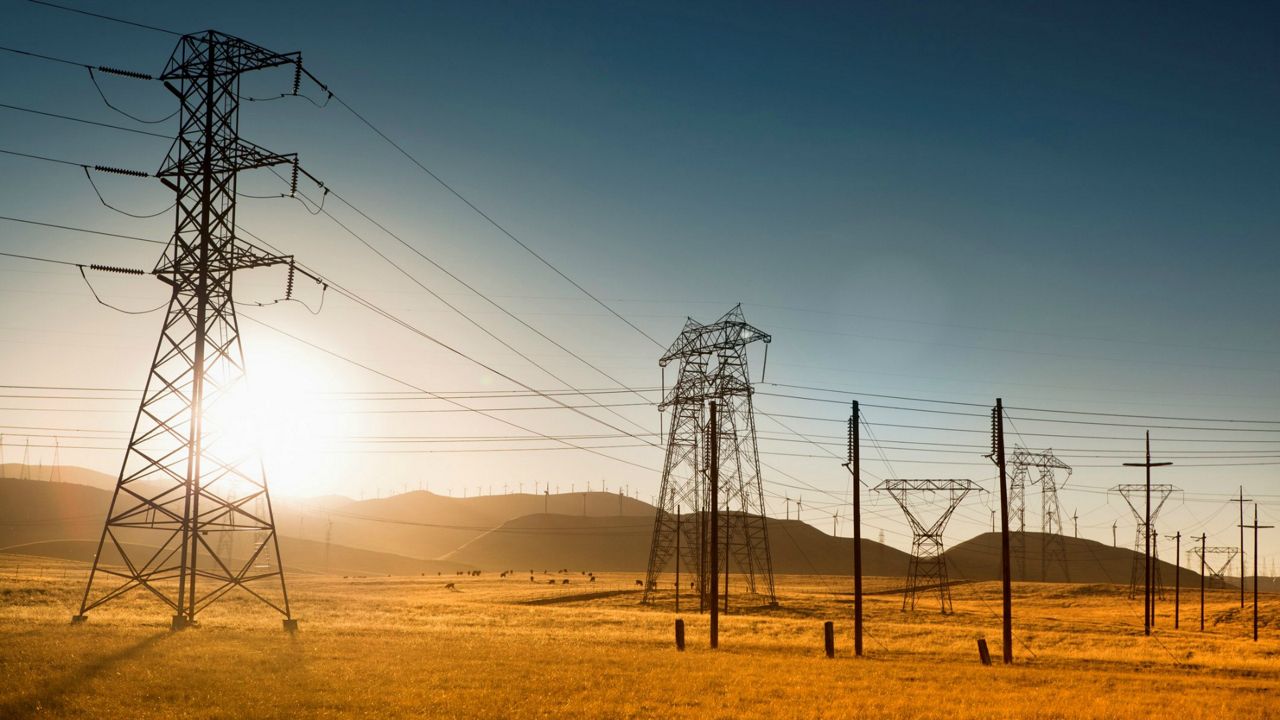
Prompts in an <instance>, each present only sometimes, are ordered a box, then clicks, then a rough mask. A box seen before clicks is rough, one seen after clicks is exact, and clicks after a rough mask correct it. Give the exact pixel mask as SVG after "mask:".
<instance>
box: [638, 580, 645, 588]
mask: <svg viewBox="0 0 1280 720" xmlns="http://www.w3.org/2000/svg"><path fill="white" fill-rule="evenodd" d="M636 585H639V586H640V587H644V581H643V580H637V581H636Z"/></svg>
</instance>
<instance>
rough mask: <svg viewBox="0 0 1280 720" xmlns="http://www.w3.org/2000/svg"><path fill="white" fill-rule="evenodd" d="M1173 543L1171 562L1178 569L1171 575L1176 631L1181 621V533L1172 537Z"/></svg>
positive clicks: (1174, 626)
mask: <svg viewBox="0 0 1280 720" xmlns="http://www.w3.org/2000/svg"><path fill="white" fill-rule="evenodd" d="M1173 539H1174V541H1175V543H1176V544H1175V545H1174V546H1173V547H1174V551H1173V561H1174V563H1176V564H1177V566H1178V568H1177V570H1175V571H1174V573H1173V628H1174V629H1175V630H1177V629H1178V624H1179V622H1180V621H1181V619H1182V531H1181V530H1179V531H1178V534H1177V535H1174V536H1173Z"/></svg>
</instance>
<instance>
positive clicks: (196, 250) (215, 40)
mask: <svg viewBox="0 0 1280 720" xmlns="http://www.w3.org/2000/svg"><path fill="white" fill-rule="evenodd" d="M301 62H302V60H301V56H300V54H298V53H286V54H280V53H275V52H272V51H270V50H266V49H264V48H261V47H259V46H257V45H254V44H252V43H249V42H245V41H244V40H240V39H238V38H234V37H231V36H229V35H224V34H222V33H219V32H215V31H212V30H210V31H206V32H202V33H197V34H192V35H184V36H183V37H182V38H181V39H180V40H179V41H178V45H177V48H176V49H175V50H174V52H173V55H172V56H171V57H170V59H169V61H168V63H167V64H166V66H165V69H164V72H163V74H162V75H161V76H160V79H161V80H163V81H164V84H165V87H166V89H168V90H169V91H170V92H172V93H173V94H174V95H175V96H177V98H178V99H179V101H180V103H181V106H180V108H179V131H178V136H177V138H176V139H175V140H174V143H173V145H172V147H171V148H170V150H169V153H168V155H167V156H166V158H165V161H164V163H163V165H162V166H161V168H160V170H159V171H158V172H157V173H156V176H157V177H159V178H160V180H161V182H163V183H164V184H165V185H166V186H167V187H169V188H170V189H172V190H173V191H174V193H175V194H176V196H177V201H176V213H175V214H176V226H175V229H174V232H173V237H172V239H171V240H170V241H169V244H168V246H167V247H166V249H165V252H164V255H163V257H162V258H161V259H160V261H159V262H158V263H157V264H156V267H155V270H154V271H153V273H154V274H155V275H156V276H157V277H158V278H159V279H160V280H161V281H163V282H165V283H166V284H168V285H169V286H170V288H171V289H172V297H171V299H170V301H169V309H168V313H167V314H166V316H165V321H164V326H163V328H162V329H161V332H160V339H159V342H158V343H157V346H156V350H155V356H154V359H153V360H152V363H151V369H150V371H149V372H148V374H147V381H146V387H145V390H144V392H143V396H142V402H141V404H140V406H139V408H138V414H137V417H136V420H135V421H134V427H133V431H132V434H131V435H130V438H129V446H128V449H127V450H126V451H125V457H124V461H123V463H122V466H121V469H120V475H119V479H118V481H117V484H116V490H115V494H114V496H113V497H112V501H111V507H110V510H109V511H108V513H107V519H106V523H105V525H104V526H103V532H102V537H101V539H100V540H99V543H98V552H97V554H96V555H95V556H94V564H93V569H92V570H91V571H90V574H89V581H88V583H87V585H86V587H85V592H84V597H83V600H82V601H81V605H80V613H79V614H78V615H77V616H76V617H75V618H74V620H75V621H77V622H79V621H83V620H85V619H86V617H87V614H88V612H89V611H90V610H92V609H94V608H96V607H98V606H99V605H102V604H103V603H105V602H108V601H111V600H113V599H115V598H118V597H120V596H122V595H124V594H126V593H128V592H130V591H133V590H136V589H139V588H141V589H144V590H146V591H148V592H150V593H151V594H152V595H154V596H155V597H157V598H159V599H160V600H161V601H162V602H164V603H165V604H166V605H168V606H169V607H170V608H171V609H172V610H173V613H174V615H173V624H172V627H173V628H174V629H181V628H183V627H186V626H187V625H190V624H193V623H194V622H195V620H196V616H197V614H199V613H200V612H201V611H202V610H204V609H205V608H206V607H208V606H209V605H210V604H211V603H213V602H215V601H216V600H218V599H219V598H221V597H223V596H224V595H225V594H226V593H228V592H230V591H231V590H234V589H236V588H240V589H242V590H244V591H246V592H247V593H248V594H249V595H250V596H252V597H254V598H257V599H258V600H261V601H262V602H264V603H266V604H267V605H268V606H269V607H271V608H273V609H274V610H276V611H278V612H280V613H281V614H282V615H283V616H284V624H285V627H286V628H287V629H293V628H294V627H296V621H295V620H293V619H292V616H291V613H290V610H289V597H288V592H287V590H286V588H285V579H284V571H283V568H282V566H281V561H280V547H279V539H278V537H277V536H276V531H275V520H274V516H273V513H272V509H271V499H270V495H269V494H268V491H267V481H266V474H265V472H264V470H263V467H262V464H261V459H260V455H259V453H258V452H257V451H256V449H254V447H253V446H254V433H253V430H252V428H251V427H247V426H246V425H245V421H246V416H247V412H246V410H247V403H248V400H249V398H248V391H247V389H246V387H245V368H244V355H243V350H242V348H241V343H240V332H239V327H238V324H237V320H236V312H235V306H234V305H233V303H232V285H233V278H234V275H235V272H236V271H237V270H244V269H247V268H256V267H265V266H269V265H276V264H284V263H288V264H290V267H292V264H291V263H292V259H291V258H290V257H288V256H281V255H278V254H275V253H271V252H267V251H264V250H262V249H260V248H258V247H255V246H253V245H251V244H249V243H246V242H244V241H243V240H241V239H240V238H238V237H237V236H236V176H237V174H238V173H239V172H241V171H243V170H249V169H252V168H264V167H270V166H273V165H285V164H292V165H293V166H294V168H296V167H297V164H296V156H286V155H277V154H275V153H272V152H269V151H267V150H264V149H262V148H260V147H258V146H256V145H254V144H252V143H250V142H248V141H245V140H243V139H241V138H240V136H239V126H240V123H239V110H240V77H241V75H243V74H244V73H247V72H251V71H254V70H262V69H265V68H271V67H277V66H283V65H293V66H295V67H296V71H295V76H294V77H295V80H294V85H295V92H296V89H297V88H296V86H297V78H298V76H299V74H300V73H301ZM295 178H296V175H295ZM229 534H236V536H238V537H243V538H245V540H244V541H241V542H231V541H229V540H228V541H225V542H222V541H221V539H222V538H224V537H228V536H229ZM220 548H221V550H220ZM237 550H239V552H237Z"/></svg>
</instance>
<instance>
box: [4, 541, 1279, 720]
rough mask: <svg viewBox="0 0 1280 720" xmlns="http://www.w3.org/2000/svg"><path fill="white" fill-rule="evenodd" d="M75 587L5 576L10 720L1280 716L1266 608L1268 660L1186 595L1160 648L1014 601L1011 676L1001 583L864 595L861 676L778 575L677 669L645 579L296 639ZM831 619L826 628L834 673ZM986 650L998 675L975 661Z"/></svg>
mask: <svg viewBox="0 0 1280 720" xmlns="http://www.w3.org/2000/svg"><path fill="white" fill-rule="evenodd" d="M83 572H84V568H83V566H79V565H72V564H69V563H68V564H58V563H57V562H56V561H48V560H44V561H36V560H33V559H30V558H27V559H23V558H16V557H13V556H0V717H4V718H10V717H93V718H108V717H116V718H149V717H166V718H172V717H183V718H225V717H253V718H274V717H279V718H299V717H349V716H355V717H504V718H505V717H513V718H523V717H585V718H621V717H699V718H738V717H769V718H775V719H776V718H791V717H797V718H799V717H841V718H843V717H894V718H897V717H901V718H908V717H911V718H914V717H924V718H934V717H936V718H968V717H984V718H989V717H1019V718H1022V717H1026V718H1056V717H1098V718H1101V717H1121V716H1123V717H1171V718H1172V717H1176V718H1179V720H1185V719H1188V718H1222V717H1232V716H1247V717H1271V716H1280V597H1276V596H1274V595H1273V596H1269V597H1268V596H1264V603H1265V605H1264V607H1263V617H1264V622H1266V623H1267V625H1266V626H1265V627H1264V628H1263V639H1262V641H1261V642H1259V643H1256V644H1255V643H1253V642H1252V641H1251V640H1250V639H1249V625H1248V624H1247V623H1248V621H1249V619H1250V618H1251V614H1250V613H1241V611H1240V609H1239V607H1238V595H1237V594H1235V593H1232V592H1223V591H1215V592H1212V593H1211V595H1210V599H1209V604H1208V613H1207V616H1208V623H1207V632H1206V633H1204V634H1201V633H1200V632H1198V604H1197V603H1198V595H1197V594H1196V593H1195V591H1187V592H1186V593H1184V596H1183V601H1184V603H1183V618H1182V620H1183V624H1182V629H1181V630H1174V629H1173V627H1172V626H1173V622H1172V619H1171V611H1172V598H1170V600H1169V602H1166V603H1161V605H1160V613H1161V614H1160V617H1159V621H1158V625H1157V634H1156V636H1155V637H1154V638H1150V639H1148V638H1144V637H1143V636H1142V618H1141V603H1140V602H1138V603H1134V602H1132V601H1129V600H1128V599H1127V598H1126V597H1125V593H1124V591H1123V589H1122V588H1117V587H1114V586H1101V585H1039V584H1019V585H1016V586H1015V597H1014V609H1015V616H1016V622H1015V626H1014V628H1015V637H1016V642H1015V645H1016V647H1015V655H1016V663H1015V665H1013V666H1012V667H1002V666H1000V665H999V652H1000V644H999V638H1000V623H999V619H998V616H997V614H996V613H998V611H999V586H998V584H996V583H979V584H973V585H962V586H957V587H956V588H955V589H954V598H955V614H953V615H950V616H945V617H944V616H941V615H939V614H938V613H937V612H935V611H933V610H931V609H926V610H924V611H921V612H916V613H904V612H902V611H901V596H900V595H894V594H876V595H871V596H870V597H869V598H868V600H867V630H868V638H867V640H866V650H867V656H866V657H865V658H863V659H856V658H854V657H853V652H852V650H853V648H852V604H851V598H850V596H848V595H847V594H846V593H847V591H848V590H849V581H848V579H847V578H845V579H836V578H824V577H816V578H815V577H795V576H788V577H783V578H781V579H780V593H779V595H780V600H781V607H780V608H777V609H763V608H762V609H756V610H747V609H744V610H742V611H741V612H738V611H735V612H733V613H732V614H730V615H728V616H726V617H724V618H723V620H722V625H721V649H720V650H718V651H711V650H709V649H708V648H707V642H706V636H707V622H706V618H705V616H699V615H698V614H697V612H696V611H695V612H687V611H686V612H683V613H682V617H684V618H685V621H686V623H687V624H688V649H687V651H686V652H684V653H679V652H677V651H676V650H675V648H674V646H673V641H672V638H673V620H674V617H675V614H674V612H673V608H671V607H670V605H669V604H668V605H667V606H665V607H663V606H658V607H642V606H640V605H638V604H637V601H638V599H639V594H638V592H637V590H638V588H636V587H635V585H634V582H635V578H636V575H634V574H628V575H620V574H619V575H608V576H601V577H600V579H599V581H597V582H596V583H593V584H589V583H586V582H585V578H583V577H582V576H580V575H578V574H576V573H575V574H572V575H569V576H567V577H569V578H570V580H571V582H570V584H569V585H563V584H559V583H557V584H556V585H555V586H552V585H549V584H547V583H546V580H545V579H544V578H542V577H541V575H539V577H538V578H537V579H538V582H536V583H532V582H530V581H529V578H528V576H527V575H520V574H517V575H516V576H515V577H514V578H507V579H500V578H499V577H498V576H497V575H496V574H491V573H485V574H484V575H483V576H481V577H478V578H471V577H467V578H458V577H435V576H432V577H381V578H372V577H362V578H342V577H326V576H294V577H292V578H291V590H292V596H293V601H294V604H295V607H296V615H297V617H299V618H300V620H301V631H300V632H298V633H297V634H296V635H292V636H291V635H288V634H286V633H284V632H283V631H281V629H280V624H279V621H278V619H277V618H274V617H272V616H271V615H269V614H267V612H266V611H265V609H264V608H261V607H259V606H255V605H251V604H249V603H247V602H245V601H243V600H239V599H236V600H229V601H227V602H225V603H224V604H222V605H217V606H214V608H212V609H211V610H210V611H208V612H207V613H206V614H204V615H203V616H202V625H201V627H199V628H196V629H192V630H189V631H185V632H181V633H171V632H169V630H168V629H167V627H168V619H167V616H166V613H165V612H164V610H163V609H162V608H161V607H160V606H159V605H158V604H157V603H156V602H155V601H153V600H151V599H149V598H147V597H144V596H142V595H140V594H135V595H133V596H131V597H129V598H128V599H127V600H125V601H122V602H121V603H119V604H117V605H115V606H114V607H110V606H109V607H108V608H104V609H100V610H99V611H98V612H95V613H94V614H93V615H92V617H91V619H90V621H89V623H88V624H87V625H84V626H78V627H72V626H71V625H70V624H69V623H68V619H69V617H70V616H71V614H72V612H73V610H74V609H75V605H76V602H77V600H78V594H79V592H80V590H81V589H82V582H83ZM446 582H454V583H456V590H448V589H445V587H444V586H445V583H446ZM897 582H899V581H897V580H893V579H874V580H871V581H869V582H868V586H869V589H870V590H887V589H890V588H891V587H892V586H893V585H894V584H895V583H897ZM731 602H733V599H731ZM925 607H926V608H929V607H930V606H929V605H928V604H927V603H926V605H925ZM824 620H833V621H835V623H836V631H837V657H836V659H835V660H828V659H826V658H825V656H824V655H823V652H822V622H823V621H824ZM979 635H984V636H985V637H987V638H988V640H989V642H990V643H991V646H992V653H993V655H995V656H996V663H997V664H996V665H994V666H992V667H984V666H982V665H981V664H979V662H978V656H977V651H976V646H975V638H976V637H977V636H979Z"/></svg>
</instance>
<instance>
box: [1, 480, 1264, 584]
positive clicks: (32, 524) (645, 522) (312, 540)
mask: <svg viewBox="0 0 1280 720" xmlns="http://www.w3.org/2000/svg"><path fill="white" fill-rule="evenodd" d="M3 469H4V470H5V471H7V472H8V473H9V474H11V475H13V474H22V473H23V470H22V467H21V466H15V465H6V466H4V468H3ZM44 472H45V475H46V476H47V474H48V472H49V471H48V470H47V469H46V470H45V471H44ZM60 474H61V476H62V477H63V478H64V480H65V479H67V478H75V479H77V480H84V481H85V482H86V483H88V484H79V483H75V482H69V481H64V482H56V483H55V482H48V481H46V480H23V479H18V478H16V477H6V478H0V551H7V552H16V553H23V554H31V555H46V556H49V557H58V558H65V559H74V560H89V559H90V558H92V556H93V551H94V549H95V548H96V546H97V541H98V538H99V536H100V534H101V532H102V522H103V518H104V517H105V516H106V512H107V506H108V504H109V503H110V500H111V492H110V489H109V488H111V487H113V483H114V480H113V479H112V478H110V476H107V475H105V474H103V473H99V472H95V471H92V470H87V469H84V468H73V467H64V468H61V473H60ZM103 486H105V488H104V487H103ZM274 504H275V512H276V527H277V530H278V533H279V536H280V542H281V551H282V553H283V555H284V558H285V565H286V568H289V569H292V570H294V571H301V572H319V573H337V574H418V573H434V572H453V571H455V570H461V569H470V568H477V569H486V570H504V569H513V568H518V569H530V568H534V569H539V570H542V569H552V568H555V569H560V568H568V569H572V570H591V571H601V572H603V571H627V572H643V571H644V570H645V568H646V566H647V564H648V552H649V543H650V536H651V533H652V529H653V514H654V508H653V507H652V506H651V505H649V504H648V503H644V502H640V501H638V500H635V499H632V498H628V497H625V496H621V495H617V494H614V493H603V492H594V493H562V494H557V495H550V496H547V495H533V494H528V493H516V494H507V495H491V496H480V497H470V498H455V497H446V496H442V495H436V494H433V493H430V492H423V491H415V492H409V493H405V494H402V495H396V496H393V497H389V498H381V499H374V500H363V501H357V500H351V499H349V498H346V497H342V496H327V497H319V498H305V499H298V498H277V499H275V503H274ZM768 530H769V537H770V544H771V548H772V559H773V566H774V570H775V572H777V573H779V574H838V575H839V574H844V575H847V574H852V571H853V568H852V564H853V561H852V555H853V540H852V539H851V538H843V537H833V536H831V535H827V534H826V533H823V532H822V531H820V530H818V529H817V528H815V527H813V526H812V525H809V524H807V523H803V522H799V521H796V520H778V519H776V518H769V519H768ZM1043 537H1044V536H1042V535H1041V534H1040V533H1030V532H1029V533H1025V534H1021V535H1020V537H1019V535H1018V534H1015V538H1014V550H1015V555H1014V559H1013V571H1014V579H1015V580H1019V581H1024V580H1029V581H1037V580H1042V579H1043V580H1047V581H1049V582H1062V581H1064V580H1067V579H1069V580H1070V581H1072V582H1085V583H1116V584H1128V582H1129V580H1130V573H1131V571H1132V568H1133V564H1134V558H1135V553H1134V552H1133V551H1131V550H1129V549H1127V548H1113V547H1110V546H1107V545H1104V544H1101V543H1097V542H1094V541H1092V540H1081V539H1076V538H1070V537H1065V538H1062V541H1063V546H1064V548H1065V551H1066V552H1065V554H1066V558H1067V561H1068V569H1067V571H1066V572H1064V571H1063V569H1062V568H1061V567H1060V566H1053V565H1051V566H1050V567H1049V568H1048V574H1047V576H1046V577H1042V575H1041V547H1042V542H1043ZM1020 539H1021V540H1022V541H1023V543H1024V545H1025V560H1022V559H1021V557H1022V556H1020V555H1019V554H1018V553H1017V549H1018V547H1019V544H1018V541H1019V540H1020ZM1162 549H1163V550H1164V551H1165V553H1166V557H1169V558H1172V548H1162ZM999 550H1000V536H999V534H997V533H983V534H981V535H978V536H976V537H974V538H970V539H969V540H966V541H964V542H961V543H958V544H956V545H955V546H953V547H951V548H949V549H948V550H947V551H946V553H945V557H946V558H947V563H948V568H949V572H950V575H951V578H952V579H953V580H994V579H998V578H999V577H1000V559H999V558H1000V554H999ZM863 559H864V572H865V573H866V574H868V575H880V576H903V575H906V574H907V569H908V564H909V560H910V558H909V556H908V555H907V554H906V553H904V552H902V551H900V550H898V549H895V548H892V547H888V546H885V545H881V544H879V543H876V542H872V541H869V540H865V539H864V540H863ZM1139 567H1141V566H1140V565H1139ZM1160 569H1161V576H1162V579H1163V581H1164V583H1165V584H1166V585H1172V584H1173V578H1174V573H1175V572H1176V568H1175V566H1174V565H1173V564H1171V563H1169V562H1166V561H1161V563H1160ZM1068 573H1069V575H1068ZM1181 581H1182V584H1183V585H1184V586H1185V587H1193V586H1198V584H1199V575H1198V574H1197V573H1196V572H1194V571H1193V570H1192V569H1189V568H1184V569H1183V570H1182V571H1181ZM1227 584H1228V585H1230V586H1234V587H1238V584H1239V579H1238V578H1231V577H1228V578H1227ZM1259 585H1260V589H1261V590H1262V591H1264V592H1266V591H1272V592H1274V591H1276V590H1277V589H1280V587H1278V586H1280V583H1277V582H1276V580H1274V579H1269V578H1262V579H1261V581H1260V583H1259ZM1248 587H1250V588H1251V587H1252V582H1251V579H1250V583H1249V586H1248Z"/></svg>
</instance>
